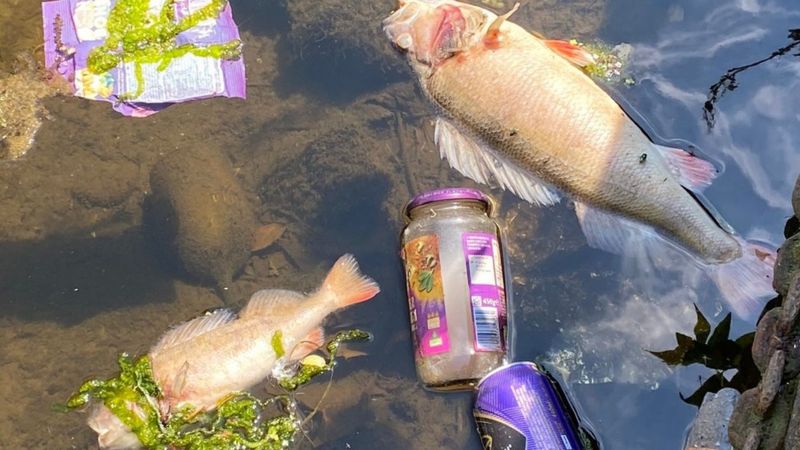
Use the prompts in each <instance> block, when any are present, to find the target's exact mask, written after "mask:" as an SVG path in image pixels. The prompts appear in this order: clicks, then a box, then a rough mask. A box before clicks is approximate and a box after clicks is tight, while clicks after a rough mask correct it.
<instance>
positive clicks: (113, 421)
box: [88, 405, 142, 450]
mask: <svg viewBox="0 0 800 450" xmlns="http://www.w3.org/2000/svg"><path fill="white" fill-rule="evenodd" d="M88 424H89V427H90V428H91V429H93V430H94V431H95V432H97V444H98V445H99V446H100V448H101V449H104V450H123V449H136V448H141V445H142V444H141V442H139V438H138V437H136V434H134V433H133V432H132V431H131V430H130V429H129V428H128V427H127V426H125V424H124V423H122V421H121V420H119V418H118V417H117V416H116V415H115V414H114V413H113V412H111V410H110V409H108V408H106V407H105V406H104V405H97V406H95V407H94V409H93V410H92V413H91V415H90V416H89V420H88Z"/></svg>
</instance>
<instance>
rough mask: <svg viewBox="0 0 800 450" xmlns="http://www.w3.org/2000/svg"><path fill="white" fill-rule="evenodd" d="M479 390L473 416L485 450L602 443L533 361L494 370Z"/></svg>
mask: <svg viewBox="0 0 800 450" xmlns="http://www.w3.org/2000/svg"><path fill="white" fill-rule="evenodd" d="M477 392H478V394H477V399H476V400H475V408H474V409H473V414H474V416H475V422H476V424H477V426H478V432H479V433H480V437H481V443H482V444H483V448H484V449H485V450H545V449H546V450H589V449H593V448H597V447H598V446H597V444H596V441H594V442H592V441H591V439H589V437H587V436H584V433H582V430H581V428H580V424H579V423H578V421H577V417H576V415H575V413H574V411H572V410H571V409H568V408H571V405H569V404H568V403H567V400H566V399H565V398H564V395H563V393H561V392H557V391H556V388H555V387H554V383H553V381H552V380H551V378H550V377H549V376H548V375H547V373H546V372H545V371H544V370H542V369H540V368H539V366H537V365H536V364H534V363H531V362H518V363H513V364H509V365H507V366H504V367H501V368H499V369H496V370H494V371H493V372H491V373H490V374H488V375H487V376H486V377H485V378H484V379H483V380H481V381H480V383H478V386H477ZM570 413H572V415H571V414H570ZM586 434H588V433H586ZM591 438H593V437H591ZM587 440H588V441H589V442H587Z"/></svg>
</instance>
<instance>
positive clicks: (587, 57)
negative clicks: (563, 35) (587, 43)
mask: <svg viewBox="0 0 800 450" xmlns="http://www.w3.org/2000/svg"><path fill="white" fill-rule="evenodd" d="M542 42H543V43H544V45H546V46H547V48H549V49H550V50H552V51H554V52H556V53H558V54H559V55H561V56H562V57H563V58H564V59H566V60H567V61H569V62H571V63H572V64H574V65H576V66H578V67H581V68H583V67H586V66H588V65H589V64H594V63H595V62H596V61H595V59H594V55H592V54H591V53H590V52H589V51H588V50H586V49H585V48H583V47H581V46H580V45H576V44H573V43H572V42H569V41H561V40H557V39H545V40H544V41H542Z"/></svg>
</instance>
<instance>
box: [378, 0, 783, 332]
mask: <svg viewBox="0 0 800 450" xmlns="http://www.w3.org/2000/svg"><path fill="white" fill-rule="evenodd" d="M517 6H518V5H517ZM517 6H515V7H514V8H513V9H512V10H511V11H510V12H509V13H507V14H504V15H501V16H497V15H496V14H494V13H492V12H490V11H488V10H486V9H484V8H480V7H477V6H472V5H468V4H465V3H460V2H457V1H452V0H401V1H400V7H399V9H398V10H397V11H396V12H394V13H393V14H392V15H391V16H390V17H388V18H387V19H386V20H385V21H384V23H383V27H384V30H385V32H386V34H387V35H388V37H389V39H391V40H392V42H393V43H394V44H395V45H396V46H397V47H399V48H400V49H401V50H403V51H404V52H405V53H406V55H407V57H408V60H409V62H410V64H411V66H412V68H413V69H414V71H415V72H416V73H417V75H418V76H419V83H420V85H421V87H422V89H423V91H424V92H425V93H426V94H427V95H428V97H429V98H430V99H431V101H432V102H433V103H434V104H435V105H436V106H437V107H438V108H439V110H440V111H441V112H442V114H441V116H440V117H439V118H438V119H437V121H436V130H435V141H436V144H437V146H438V148H439V151H440V153H441V155H442V157H444V158H446V159H447V160H448V161H449V163H450V165H451V166H452V167H454V168H455V169H457V170H458V171H459V172H461V173H462V174H464V175H465V176H467V177H469V178H472V179H473V180H475V181H478V182H481V183H487V184H488V183H494V184H495V185H498V186H499V187H501V188H504V189H508V190H510V191H512V192H513V193H515V194H516V195H517V196H519V197H521V198H522V199H524V200H527V201H528V202H531V203H533V204H538V205H552V204H555V203H557V202H558V201H559V200H560V198H561V197H562V196H563V195H565V194H566V195H567V196H569V197H570V198H571V199H572V200H573V201H574V202H575V204H576V211H577V213H578V218H579V220H580V224H581V227H582V229H583V231H584V234H586V237H587V241H588V243H589V244H590V245H592V246H594V247H598V248H602V249H605V250H608V251H614V252H618V253H622V252H623V250H625V249H628V248H630V245H631V244H632V243H636V244H637V245H641V247H643V248H645V249H646V250H648V251H658V249H659V248H660V249H661V250H663V249H664V248H665V247H664V245H663V244H665V243H666V244H671V245H673V246H675V247H678V248H680V249H683V250H686V251H687V252H688V253H689V254H691V255H692V256H693V257H694V259H695V261H696V262H697V263H698V265H700V266H701V267H702V268H703V269H704V270H706V271H707V272H708V273H709V275H711V277H712V278H713V279H714V280H715V282H716V283H717V285H718V286H719V287H720V290H721V292H722V294H723V297H724V298H725V299H726V300H727V301H728V302H729V304H730V306H731V308H732V309H733V310H734V311H735V312H736V313H737V314H739V315H740V316H742V317H752V316H753V315H754V314H755V313H757V312H758V311H760V308H761V306H762V305H763V301H764V300H765V299H767V298H770V297H772V296H774V291H773V290H772V267H773V265H774V262H775V252H774V251H773V250H772V249H770V248H765V247H763V246H760V245H758V244H755V243H750V242H747V241H745V240H744V239H742V238H741V237H739V236H738V235H736V234H734V233H733V232H732V231H731V229H730V227H729V226H727V225H726V224H725V223H724V222H723V221H722V219H720V218H717V217H714V216H712V215H711V214H710V213H709V212H708V209H710V206H709V207H708V208H706V207H704V205H702V204H701V203H699V202H698V200H697V199H696V197H695V196H693V195H692V194H691V193H690V191H693V192H695V193H698V192H700V191H701V190H702V189H703V188H704V187H706V186H708V185H709V184H710V183H711V180H712V179H713V178H714V177H715V176H716V170H715V168H714V166H713V165H712V164H711V163H709V162H707V161H704V160H702V159H700V158H697V157H695V156H694V155H693V154H691V153H688V152H686V151H684V150H682V149H679V148H671V147H665V146H661V145H657V144H655V143H653V142H652V141H651V140H650V139H649V138H648V136H647V135H645V133H644V132H643V131H642V130H641V129H640V128H639V127H638V126H637V125H636V124H635V123H634V121H633V120H631V118H630V117H629V116H628V115H627V114H626V113H625V112H624V111H623V110H622V108H621V107H620V106H619V105H618V104H617V103H616V102H614V100H612V99H611V97H609V95H608V94H606V93H605V92H604V91H603V90H602V89H601V88H600V87H598V86H597V85H596V84H595V83H594V82H593V81H592V80H591V78H590V77H589V76H587V75H586V74H585V73H584V72H583V71H582V70H581V67H584V66H586V65H587V64H591V63H592V62H593V61H594V57H593V56H592V55H591V54H589V53H588V52H587V51H586V50H585V49H584V48H582V47H580V46H577V45H573V44H572V43H570V42H565V41H555V40H545V39H542V38H540V37H538V36H536V35H534V34H531V33H529V32H528V31H526V30H524V29H522V28H521V27H519V26H518V25H516V24H514V23H512V22H510V21H509V20H508V18H509V16H510V15H511V14H512V13H513V12H514V11H515V10H516V8H517ZM653 242H657V243H658V244H657V245H653ZM659 246H660V247H659Z"/></svg>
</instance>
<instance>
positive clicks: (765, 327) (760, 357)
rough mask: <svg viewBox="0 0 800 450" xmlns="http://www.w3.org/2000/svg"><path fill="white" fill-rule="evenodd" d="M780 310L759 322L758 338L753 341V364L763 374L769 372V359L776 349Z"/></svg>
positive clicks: (777, 309)
mask: <svg viewBox="0 0 800 450" xmlns="http://www.w3.org/2000/svg"><path fill="white" fill-rule="evenodd" d="M780 313H781V310H780V308H776V309H772V310H770V311H769V312H767V313H766V314H765V315H764V317H762V318H761V320H760V321H759V322H758V328H757V329H756V336H755V338H754V339H753V362H755V363H756V367H758V371H759V372H761V373H762V374H763V373H764V371H765V370H767V365H768V364H769V358H770V356H771V355H772V351H773V350H774V349H775V347H776V343H775V341H774V339H775V328H776V325H777V323H778V319H779V318H780Z"/></svg>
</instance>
